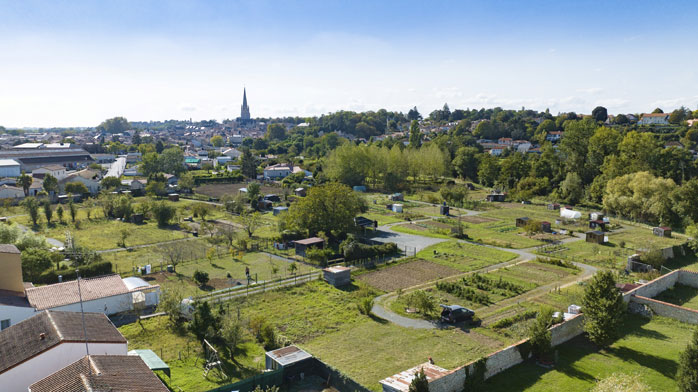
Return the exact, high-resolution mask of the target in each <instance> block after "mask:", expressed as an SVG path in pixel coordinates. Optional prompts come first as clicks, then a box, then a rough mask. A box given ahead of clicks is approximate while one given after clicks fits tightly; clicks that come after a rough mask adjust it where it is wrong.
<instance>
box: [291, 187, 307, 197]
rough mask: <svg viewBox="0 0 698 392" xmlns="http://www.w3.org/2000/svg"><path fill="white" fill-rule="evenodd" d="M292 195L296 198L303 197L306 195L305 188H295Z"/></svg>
mask: <svg viewBox="0 0 698 392" xmlns="http://www.w3.org/2000/svg"><path fill="white" fill-rule="evenodd" d="M293 193H294V194H295V195H296V196H298V197H305V195H306V194H307V192H306V190H305V188H296V189H295V190H294V191H293Z"/></svg>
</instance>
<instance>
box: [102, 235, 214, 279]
mask: <svg viewBox="0 0 698 392" xmlns="http://www.w3.org/2000/svg"><path fill="white" fill-rule="evenodd" d="M126 244H127V245H129V243H128V241H127V242H126ZM181 246H182V247H183V249H184V250H183V252H184V255H185V260H186V261H185V263H188V262H191V260H205V259H206V249H208V248H209V246H210V245H209V244H208V243H207V242H206V240H205V239H202V238H200V239H192V240H189V241H185V242H184V243H182V245H181ZM101 255H102V259H104V260H106V261H111V263H112V264H113V265H114V271H115V272H118V273H120V274H127V273H129V272H131V271H133V267H138V266H143V265H147V264H150V265H152V266H153V268H154V269H156V270H158V271H159V270H160V267H161V265H162V267H163V268H164V267H167V264H168V262H167V261H166V258H165V257H164V256H163V254H162V252H161V247H160V246H158V245H153V246H148V247H144V248H136V249H133V250H130V251H129V250H120V251H118V252H107V253H101Z"/></svg>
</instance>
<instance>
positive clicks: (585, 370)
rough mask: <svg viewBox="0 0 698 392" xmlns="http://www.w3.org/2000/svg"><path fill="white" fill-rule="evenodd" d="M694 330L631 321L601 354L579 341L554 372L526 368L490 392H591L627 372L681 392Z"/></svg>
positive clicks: (661, 321)
mask: <svg viewBox="0 0 698 392" xmlns="http://www.w3.org/2000/svg"><path fill="white" fill-rule="evenodd" d="M694 328H695V327H694V326H692V325H689V324H683V323H680V322H677V321H674V320H670V319H666V318H662V317H654V318H653V319H652V320H651V321H650V320H648V319H644V318H641V317H639V316H631V315H628V316H626V319H625V321H624V325H623V326H622V328H621V330H622V331H624V335H623V337H621V338H620V339H619V340H617V341H616V342H615V343H613V344H612V345H611V346H610V347H609V348H608V349H606V350H603V351H599V350H598V349H597V348H596V347H595V346H594V345H592V344H590V343H588V342H587V341H586V339H585V338H584V337H579V338H575V339H573V340H572V341H570V342H568V343H565V344H564V345H562V346H560V347H559V348H558V353H559V362H558V363H557V365H556V367H555V368H554V369H552V370H546V369H543V368H541V367H539V366H536V365H535V364H534V363H532V362H526V363H524V364H521V365H518V366H515V367H514V368H512V369H510V370H508V371H505V372H503V373H500V374H499V375H497V376H495V377H493V378H491V379H490V380H488V381H487V383H486V385H485V390H487V391H492V392H499V391H502V392H504V391H506V392H509V391H527V392H534V391H535V392H543V391H545V392H554V391H588V390H589V389H590V388H591V387H593V385H594V383H595V381H596V380H597V379H603V378H605V377H608V376H610V375H611V374H612V373H615V372H621V373H628V374H637V376H638V377H639V378H640V379H641V380H642V381H644V382H645V383H647V384H648V385H649V386H650V387H651V388H652V389H653V390H654V391H677V390H678V389H677V386H676V381H675V380H674V378H675V375H676V369H677V360H678V357H679V354H680V352H681V351H683V350H684V349H685V347H686V344H687V343H688V341H689V338H690V336H691V334H692V333H693V330H694Z"/></svg>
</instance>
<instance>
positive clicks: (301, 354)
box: [267, 346, 313, 366]
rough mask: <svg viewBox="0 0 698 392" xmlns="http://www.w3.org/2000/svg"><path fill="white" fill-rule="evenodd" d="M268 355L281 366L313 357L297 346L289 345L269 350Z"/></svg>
mask: <svg viewBox="0 0 698 392" xmlns="http://www.w3.org/2000/svg"><path fill="white" fill-rule="evenodd" d="M267 356H269V357H270V358H272V359H273V360H274V361H276V362H277V363H278V364H279V365H281V366H287V365H290V364H292V363H296V362H300V361H302V360H304V359H308V358H312V357H313V356H312V355H310V354H308V353H307V352H305V351H303V350H301V349H300V348H298V347H296V346H288V347H284V348H280V349H278V350H274V351H269V352H267Z"/></svg>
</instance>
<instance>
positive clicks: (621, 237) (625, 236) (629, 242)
mask: <svg viewBox="0 0 698 392" xmlns="http://www.w3.org/2000/svg"><path fill="white" fill-rule="evenodd" d="M608 240H609V241H611V242H612V243H615V244H619V243H620V242H621V241H623V242H625V246H626V247H627V248H631V249H636V250H638V249H653V248H666V247H669V246H674V245H681V244H683V243H684V242H686V237H684V236H683V235H680V234H676V233H674V235H673V237H672V238H664V237H657V236H656V235H654V234H652V229H651V228H650V227H639V226H631V225H627V224H626V225H624V226H623V230H622V231H620V232H618V233H613V234H611V235H610V236H609V238H608Z"/></svg>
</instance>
